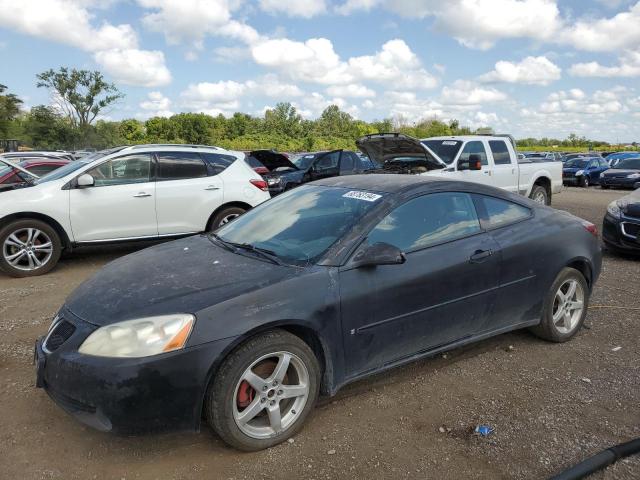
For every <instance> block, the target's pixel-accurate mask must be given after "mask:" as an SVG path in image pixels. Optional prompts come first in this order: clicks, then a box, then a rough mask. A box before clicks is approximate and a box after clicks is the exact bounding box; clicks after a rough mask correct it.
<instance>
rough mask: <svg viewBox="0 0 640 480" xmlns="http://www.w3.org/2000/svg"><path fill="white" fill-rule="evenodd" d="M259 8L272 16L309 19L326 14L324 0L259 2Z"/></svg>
mask: <svg viewBox="0 0 640 480" xmlns="http://www.w3.org/2000/svg"><path fill="white" fill-rule="evenodd" d="M258 4H259V5H260V8H261V9H262V10H264V11H265V12H268V13H272V14H285V15H287V16H289V17H303V18H311V17H314V16H316V15H319V14H321V13H324V12H326V10H327V4H326V2H325V0H305V1H301V0H259V1H258Z"/></svg>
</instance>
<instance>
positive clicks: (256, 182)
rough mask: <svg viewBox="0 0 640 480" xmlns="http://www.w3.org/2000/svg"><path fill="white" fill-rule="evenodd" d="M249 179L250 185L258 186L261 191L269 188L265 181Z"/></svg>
mask: <svg viewBox="0 0 640 480" xmlns="http://www.w3.org/2000/svg"><path fill="white" fill-rule="evenodd" d="M249 181H250V182H251V185H253V186H254V187H256V188H259V189H260V190H262V191H263V192H266V191H268V190H269V186H268V185H267V182H265V181H264V180H249Z"/></svg>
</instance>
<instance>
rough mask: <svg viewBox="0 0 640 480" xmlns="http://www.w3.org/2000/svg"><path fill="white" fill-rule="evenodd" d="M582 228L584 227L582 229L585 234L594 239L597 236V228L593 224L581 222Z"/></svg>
mask: <svg viewBox="0 0 640 480" xmlns="http://www.w3.org/2000/svg"><path fill="white" fill-rule="evenodd" d="M582 226H583V227H584V229H585V230H586V231H587V232H589V233H590V234H591V235H593V236H594V237H597V236H598V227H596V226H595V225H594V224H593V223H591V222H582Z"/></svg>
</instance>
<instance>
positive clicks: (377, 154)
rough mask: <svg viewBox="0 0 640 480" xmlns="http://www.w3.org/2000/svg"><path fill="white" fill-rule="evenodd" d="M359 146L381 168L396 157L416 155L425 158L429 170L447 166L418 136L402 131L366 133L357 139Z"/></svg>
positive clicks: (425, 164) (421, 158) (418, 157)
mask: <svg viewBox="0 0 640 480" xmlns="http://www.w3.org/2000/svg"><path fill="white" fill-rule="evenodd" d="M356 145H357V147H358V148H359V149H360V150H361V151H362V152H363V153H364V154H365V155H367V156H368V157H369V158H370V159H371V161H372V162H373V163H374V164H376V165H377V166H378V167H379V168H385V166H386V165H387V164H389V163H391V162H390V161H392V160H393V159H395V158H401V157H415V158H417V159H420V160H421V161H422V160H424V166H425V167H426V168H427V169H428V170H435V169H442V168H446V167H447V164H446V163H445V162H444V161H442V159H441V158H439V157H438V156H437V155H436V154H435V153H434V152H432V151H431V150H430V149H429V148H427V147H426V146H425V145H424V144H423V143H422V142H421V141H420V140H418V139H417V138H413V137H410V136H408V135H404V134H402V133H379V134H373V135H365V136H364V137H362V138H360V139H358V140H356Z"/></svg>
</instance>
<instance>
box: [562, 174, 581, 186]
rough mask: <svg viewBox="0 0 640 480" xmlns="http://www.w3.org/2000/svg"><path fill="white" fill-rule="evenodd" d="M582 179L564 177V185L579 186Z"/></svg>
mask: <svg viewBox="0 0 640 480" xmlns="http://www.w3.org/2000/svg"><path fill="white" fill-rule="evenodd" d="M580 178H582V177H565V176H563V177H562V183H563V184H565V185H578V184H579V179H580Z"/></svg>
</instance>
